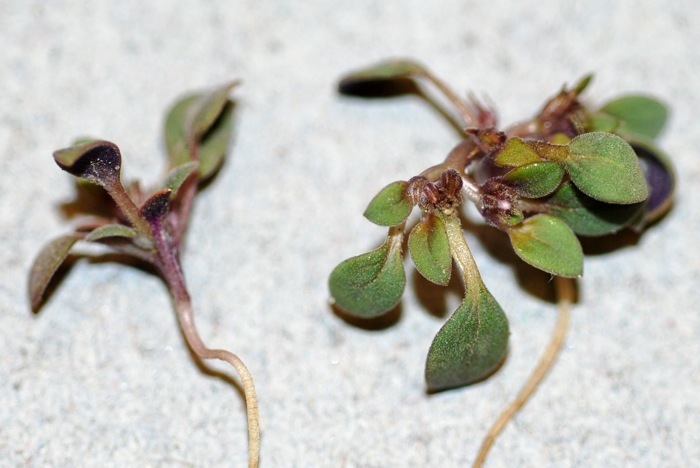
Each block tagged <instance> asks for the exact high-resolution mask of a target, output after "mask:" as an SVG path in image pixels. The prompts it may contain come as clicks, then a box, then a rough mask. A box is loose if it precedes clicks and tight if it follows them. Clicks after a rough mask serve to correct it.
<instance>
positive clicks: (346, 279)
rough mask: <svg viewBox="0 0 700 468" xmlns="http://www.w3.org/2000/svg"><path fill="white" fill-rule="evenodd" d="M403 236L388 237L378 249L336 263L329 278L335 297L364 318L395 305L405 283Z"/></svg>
mask: <svg viewBox="0 0 700 468" xmlns="http://www.w3.org/2000/svg"><path fill="white" fill-rule="evenodd" d="M402 237H403V236H397V237H395V238H392V237H389V238H388V239H387V241H386V242H385V243H384V244H383V245H382V246H381V247H379V248H378V249H376V250H373V251H371V252H367V253H365V254H362V255H358V256H357V257H352V258H349V259H347V260H345V261H344V262H342V263H341V264H340V265H338V266H337V267H335V269H334V270H333V272H332V273H331V276H330V279H329V282H328V284H329V288H330V293H331V298H332V301H333V302H334V303H335V304H336V305H337V306H338V307H340V308H341V309H343V310H344V311H346V312H348V313H349V314H352V315H355V316H358V317H362V318H372V317H377V316H379V315H381V314H383V313H385V312H388V311H389V310H391V309H392V308H394V307H395V306H396V304H398V303H399V300H400V299H401V295H402V294H403V290H404V287H405V285H406V275H405V273H404V268H403V258H402V255H401V242H402V241H401V238H402Z"/></svg>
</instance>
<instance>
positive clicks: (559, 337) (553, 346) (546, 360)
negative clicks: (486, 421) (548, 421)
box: [473, 276, 574, 468]
mask: <svg viewBox="0 0 700 468" xmlns="http://www.w3.org/2000/svg"><path fill="white" fill-rule="evenodd" d="M554 285H555V289H556V294H557V303H558V307H557V309H558V313H557V323H556V325H555V327H554V330H553V332H552V337H551V339H550V341H549V345H548V346H547V349H546V350H545V352H544V354H543V355H542V357H541V358H540V362H539V363H538V364H537V367H535V370H534V371H533V372H532V374H530V377H529V378H528V380H527V381H526V382H525V385H523V387H522V389H520V393H518V396H517V397H516V398H515V400H513V402H512V403H511V404H510V405H508V406H507V407H506V408H505V409H504V410H503V412H502V413H501V415H500V416H499V417H498V419H496V421H495V422H494V423H493V425H492V426H491V428H490V429H489V431H488V432H487V434H486V437H485V438H484V441H483V442H482V443H481V448H480V449H479V453H478V455H477V457H476V460H475V461H474V465H473V466H474V468H478V467H481V466H483V464H484V461H485V460H486V456H487V455H488V453H489V450H490V449H491V446H492V445H493V443H494V441H495V440H496V437H498V435H499V434H500V433H501V431H503V429H504V428H505V426H506V424H508V422H509V421H510V420H511V419H513V417H514V416H515V414H516V413H517V412H518V411H519V410H520V409H521V408H522V407H523V406H524V405H525V403H527V401H528V400H529V399H530V397H531V396H532V394H533V393H534V392H535V390H537V387H539V385H540V384H541V383H542V380H543V379H544V377H545V376H546V375H547V372H548V371H549V370H550V369H551V368H552V366H553V365H554V362H555V361H556V358H557V356H558V354H559V352H560V351H561V348H562V344H563V343H564V339H565V338H566V332H567V330H568V328H569V319H570V310H569V309H570V306H571V304H572V303H573V301H574V281H573V280H572V279H569V278H562V277H560V276H555V277H554Z"/></svg>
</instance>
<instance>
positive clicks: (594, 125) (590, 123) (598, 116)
mask: <svg viewBox="0 0 700 468" xmlns="http://www.w3.org/2000/svg"><path fill="white" fill-rule="evenodd" d="M619 127H620V119H618V118H617V117H613V116H612V115H609V114H606V113H604V112H594V113H592V114H591V115H590V116H589V117H588V120H587V121H586V130H587V131H588V132H605V133H614V132H615V130H617V129H618V128H619Z"/></svg>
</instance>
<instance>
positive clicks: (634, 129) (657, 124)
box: [600, 95, 668, 139]
mask: <svg viewBox="0 0 700 468" xmlns="http://www.w3.org/2000/svg"><path fill="white" fill-rule="evenodd" d="M600 110H601V111H602V112H604V113H606V114H608V115H611V116H613V117H615V118H617V119H619V120H620V126H619V128H618V129H616V132H620V133H621V134H628V133H631V134H633V135H639V136H644V137H648V138H652V139H653V138H656V136H657V135H658V134H659V133H660V132H661V129H662V128H663V126H664V124H665V123H666V119H667V118H668V111H667V110H666V106H664V105H663V104H661V103H660V102H659V101H658V100H656V99H654V98H651V97H648V96H641V95H630V96H623V97H621V98H618V99H615V100H613V101H610V102H608V103H607V104H605V105H604V106H603V107H602V108H601V109H600Z"/></svg>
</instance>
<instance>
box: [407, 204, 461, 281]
mask: <svg viewBox="0 0 700 468" xmlns="http://www.w3.org/2000/svg"><path fill="white" fill-rule="evenodd" d="M408 251H409V252H410V253H411V258H412V259H413V263H414V264H415V265H416V269H417V270H418V272H419V273H420V274H421V275H423V276H424V277H425V278H426V279H427V280H429V281H432V282H433V283H436V284H439V285H441V286H447V284H448V283H449V282H450V276H451V275H452V256H451V254H450V243H449V241H448V239H447V231H446V230H445V224H444V223H443V222H442V221H441V220H440V219H439V218H438V217H437V216H432V215H430V216H428V217H427V218H426V219H425V220H423V221H422V222H420V223H418V224H417V225H416V227H414V228H413V230H412V231H411V234H410V235H409V236H408Z"/></svg>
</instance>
